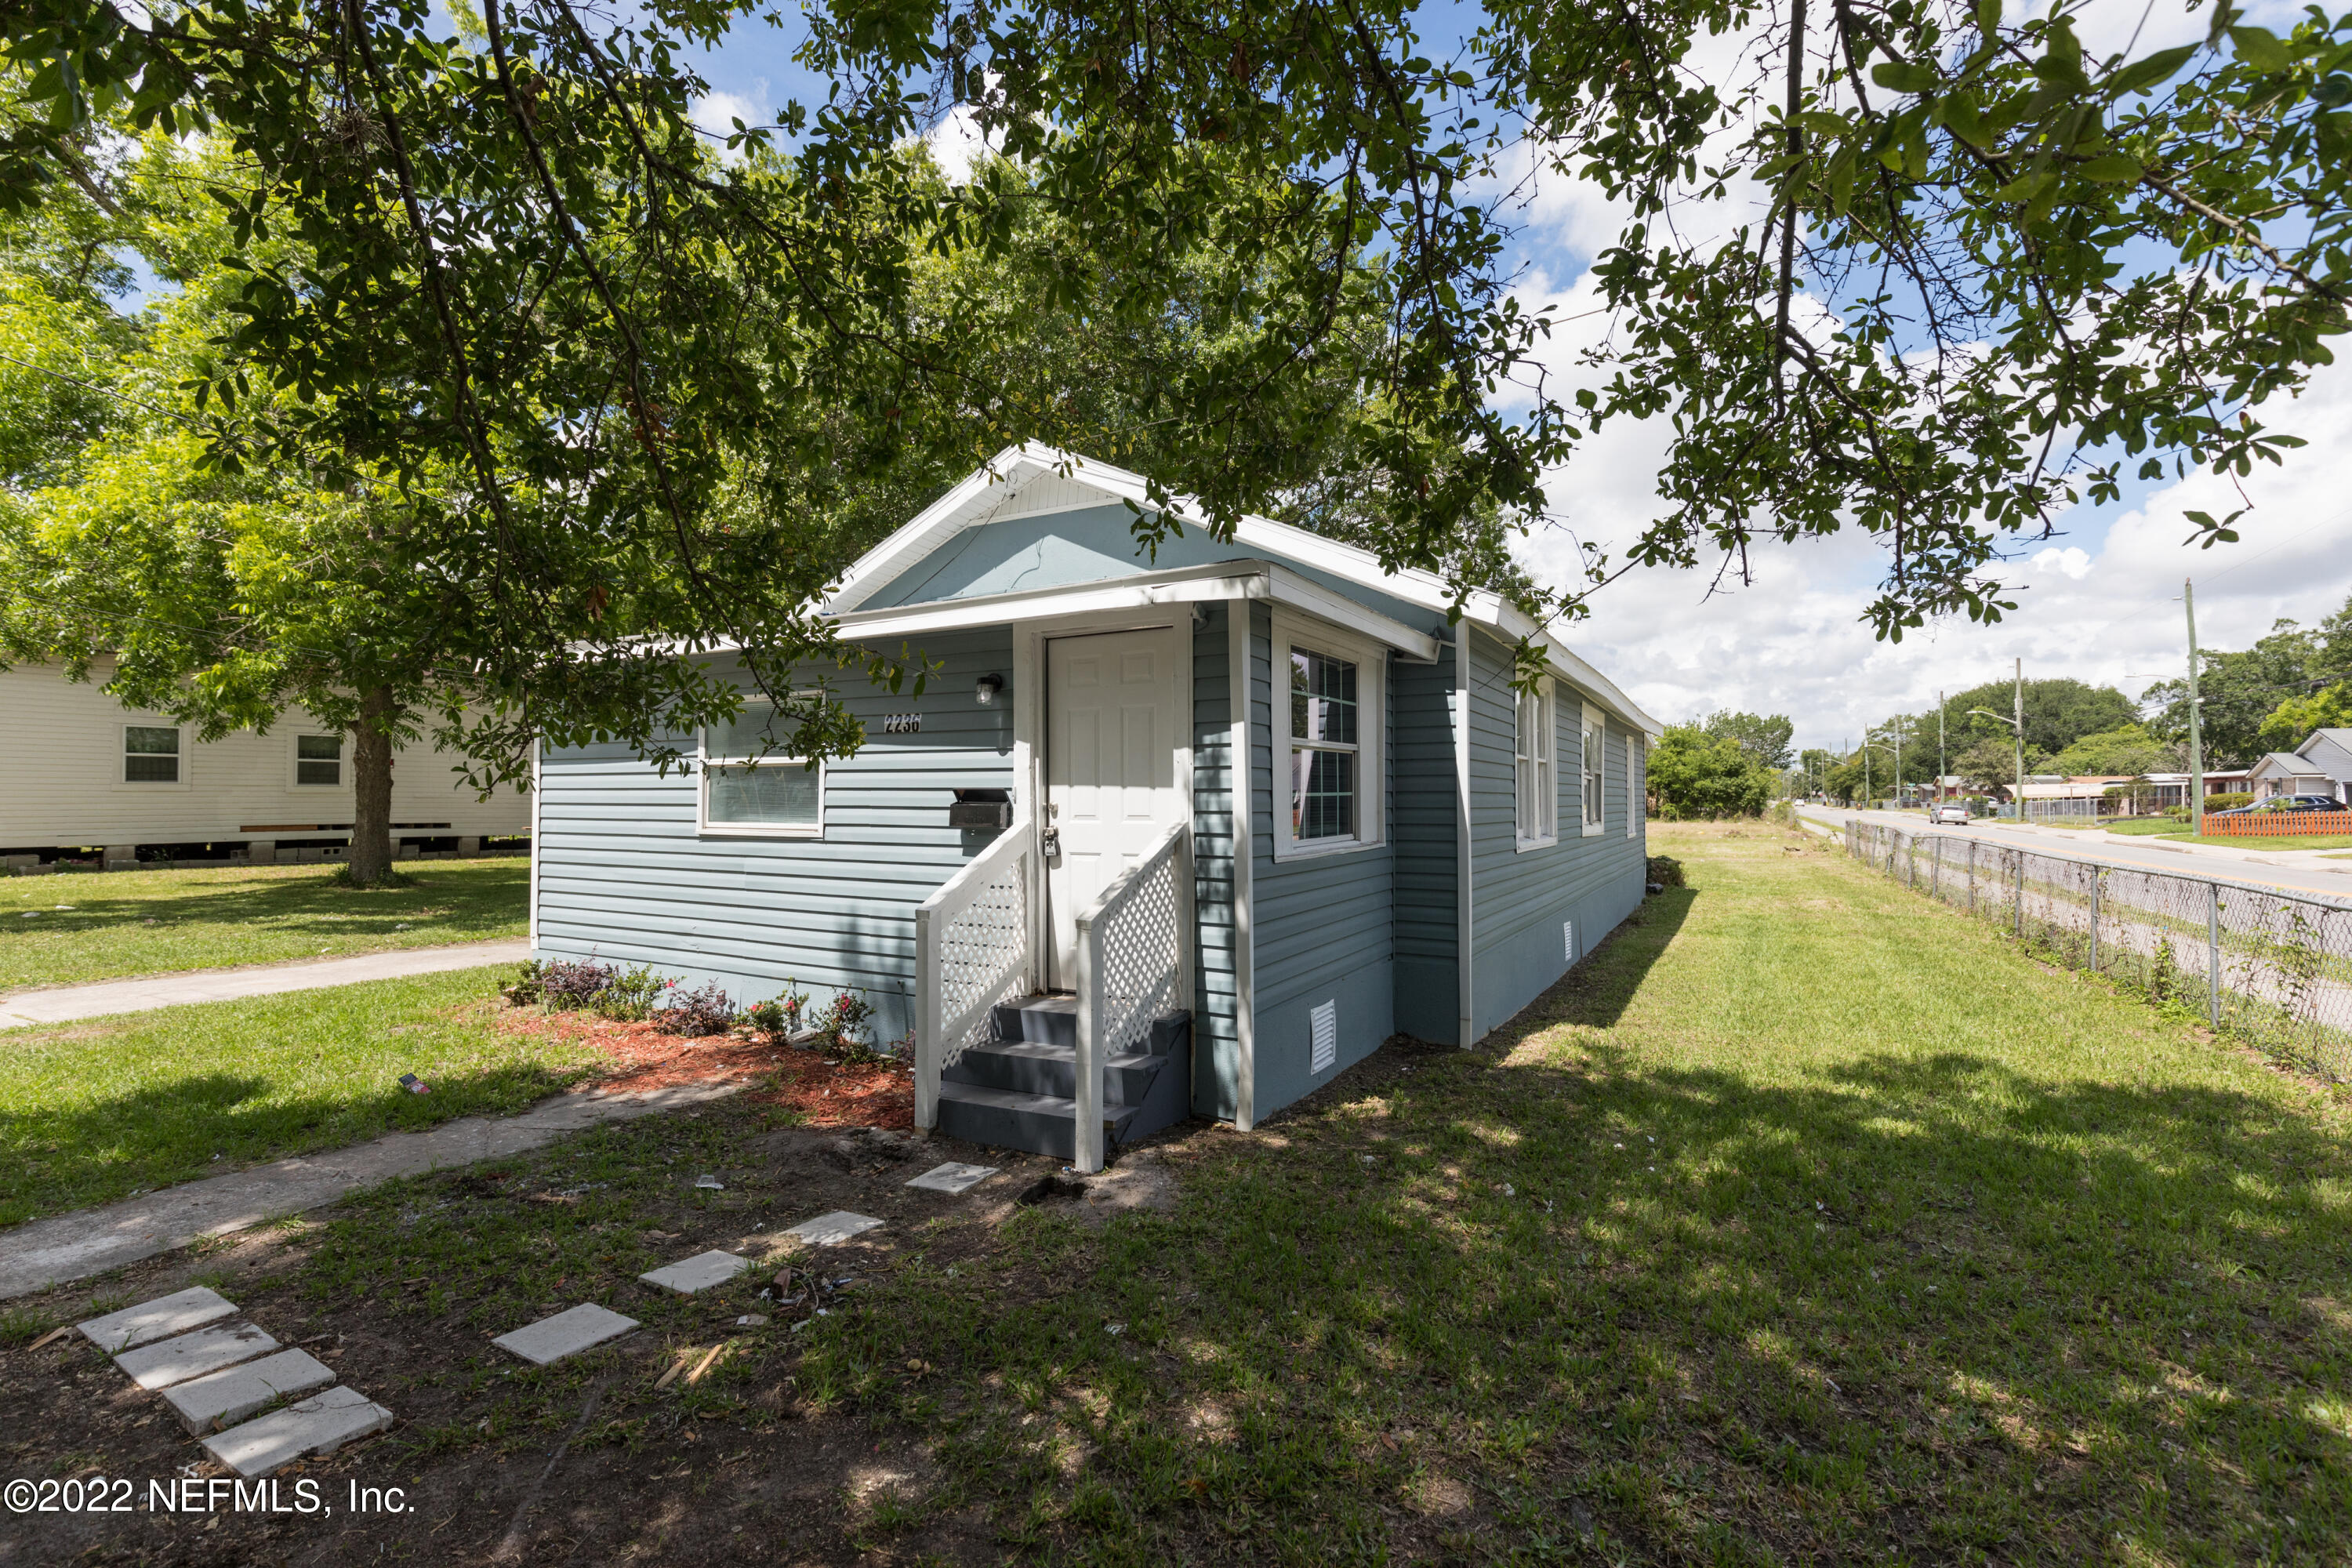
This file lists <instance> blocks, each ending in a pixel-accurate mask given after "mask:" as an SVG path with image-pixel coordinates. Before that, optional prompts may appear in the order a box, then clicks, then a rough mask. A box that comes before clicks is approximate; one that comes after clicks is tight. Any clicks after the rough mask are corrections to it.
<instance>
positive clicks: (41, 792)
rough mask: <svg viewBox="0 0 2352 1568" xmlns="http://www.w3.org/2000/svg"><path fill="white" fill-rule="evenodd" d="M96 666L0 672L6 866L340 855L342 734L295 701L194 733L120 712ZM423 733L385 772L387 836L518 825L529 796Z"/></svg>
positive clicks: (344, 778) (411, 851)
mask: <svg viewBox="0 0 2352 1568" xmlns="http://www.w3.org/2000/svg"><path fill="white" fill-rule="evenodd" d="M107 674H108V672H107V671H106V670H105V669H104V668H94V669H92V670H91V672H90V679H89V680H88V681H71V680H68V679H66V678H65V675H64V672H63V671H62V669H60V668H58V666H56V665H33V664H26V665H18V666H16V668H12V669H5V670H0V719H5V723H6V726H7V732H8V733H9V734H12V735H14V736H16V740H15V741H14V742H12V743H11V744H9V745H8V746H7V747H5V749H0V853H5V856H6V858H7V863H8V866H9V868H11V869H13V870H32V869H37V868H39V867H40V866H42V865H44V864H54V863H55V861H56V860H57V859H58V858H59V856H60V854H61V853H67V854H71V853H79V852H80V851H83V850H88V849H92V848H98V849H102V851H103V854H104V863H105V864H106V865H108V866H109V867H113V866H123V865H131V864H134V863H136V861H137V859H138V858H139V851H140V850H141V849H142V848H145V849H147V850H149V851H150V852H151V854H152V852H153V851H155V850H159V849H164V848H168V849H169V850H170V851H171V852H172V854H173V858H181V859H213V860H239V861H244V860H337V859H341V858H342V857H343V855H344V854H345V852H346V847H347V846H348V845H349V844H350V842H351V836H352V776H351V771H352V758H351V743H350V742H349V741H348V740H346V739H345V738H344V737H342V736H341V735H338V734H336V733H334V732H333V731H331V730H329V729H328V728H327V727H326V726H325V725H322V724H320V723H319V722H318V721H316V720H314V719H312V718H311V717H310V715H309V714H307V713H305V712H303V711H302V710H300V709H292V710H288V712H287V713H286V714H285V715H284V716H283V717H282V718H281V719H279V721H278V723H277V724H275V725H274V726H272V727H271V729H270V731H269V733H268V734H267V735H257V734H254V733H252V732H251V731H240V732H238V733H236V734H232V735H226V736H223V737H222V738H221V739H220V740H217V741H210V742H200V741H198V740H197V739H196V736H195V731H194V727H193V726H190V725H185V724H179V723H175V722H173V721H172V720H171V719H170V718H168V717H166V716H165V715H163V714H160V713H152V712H142V711H139V710H131V709H126V708H124V707H123V706H122V705H121V703H119V702H117V701H116V700H114V699H113V698H111V697H110V696H108V695H107V694H106V692H105V691H104V690H103V689H102V687H103V686H104V683H105V681H106V679H107ZM456 760H457V759H456V758H455V757H453V756H452V755H450V754H449V753H446V752H442V751H441V750H440V749H439V748H437V747H436V746H434V745H432V744H431V743H430V742H425V743H422V744H420V745H418V746H415V747H413V748H411V749H410V750H408V751H404V752H401V753H400V755H399V758H398V760H397V762H396V763H395V764H394V770H393V783H392V825H393V837H394V840H395V841H396V842H397V843H398V845H399V849H398V853H400V854H402V855H404V856H416V855H430V854H436V853H441V852H445V851H467V852H470V851H475V850H478V849H479V848H480V847H481V841H482V840H483V839H485V838H492V837H499V838H503V837H520V836H524V835H528V834H529V833H530V826H531V813H530V795H527V794H524V793H521V792H519V791H515V790H508V789H502V790H499V791H497V792H495V793H494V794H492V795H491V796H490V797H489V798H488V800H482V799H478V798H477V797H476V795H475V793H474V791H473V790H472V789H471V788H469V787H468V786H467V784H466V783H465V781H464V779H463V778H462V777H460V776H459V775H458V774H457V773H453V772H452V771H451V767H452V764H453V763H455V762H456Z"/></svg>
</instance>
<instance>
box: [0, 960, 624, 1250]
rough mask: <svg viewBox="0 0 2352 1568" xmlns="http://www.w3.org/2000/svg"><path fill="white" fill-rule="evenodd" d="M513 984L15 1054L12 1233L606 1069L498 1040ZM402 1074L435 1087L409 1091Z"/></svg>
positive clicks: (483, 980)
mask: <svg viewBox="0 0 2352 1568" xmlns="http://www.w3.org/2000/svg"><path fill="white" fill-rule="evenodd" d="M505 977H506V971H504V970H501V969H471V970H457V971H454V972H452V973H446V974H428V975H419V976H416V977H415V978H412V979H405V980H382V981H372V982H368V983H366V984H359V985H341V986H335V987H332V988H331V989H326V990H319V991H298V992H291V993H289V994H285V995H281V996H263V997H256V998H252V999H249V1000H246V1001H240V1002H211V1003H205V1004H202V1005H195V1006H188V1007H166V1008H162V1009H159V1010H157V1011H155V1012H152V1013H131V1014H123V1015H120V1016H116V1017H112V1018H103V1019H96V1020H91V1021H88V1022H82V1023H76V1024H60V1025H56V1026H49V1027H45V1028H31V1029H16V1030H12V1031H10V1032H9V1033H8V1034H7V1035H5V1036H0V1226H5V1225H13V1224H15V1223H16V1222H18V1221H20V1220H25V1219H29V1218H31V1217H33V1216H35V1215H43V1214H53V1213H57V1212H58V1211H60V1210H64V1209H72V1208H80V1207H83V1206H85V1205H91V1204H100V1203H108V1202H111V1201H113V1200H114V1199H117V1198H121V1197H127V1196H129V1195H130V1194H131V1193H132V1192H134V1191H137V1190H141V1189H150V1190H152V1189H153V1188H157V1187H163V1186H168V1185H170V1184H173V1183H175V1182H184V1181H189V1180H192V1179H194V1178H195V1177H199V1176H206V1175H218V1174H219V1173H222V1172H224V1171H227V1170H232V1169H234V1168H236V1166H239V1165H244V1164H250V1163H255V1162H257V1161H262V1160H272V1159H278V1158H281V1157H283V1156H285V1155H288V1154H299V1153H306V1152H312V1151H316V1150H321V1149H335V1148H341V1147H342V1146H343V1145H345V1144H348V1143H355V1142H360V1141H361V1140H362V1139H367V1138H372V1137H374V1136H375V1135H376V1134H378V1133H380V1132H385V1131H397V1130H413V1129H415V1128H420V1127H425V1126H429V1125H431V1124H432V1123H434V1122H436V1121H447V1120H448V1119H449V1118H451V1117H455V1116H467V1115H472V1114H474V1113H476V1112H480V1111H510V1110H520V1109H521V1108H522V1107H523V1106H525V1105H527V1104H529V1103H530V1102H531V1101H532V1100H537V1099H539V1098H540V1097H541V1096H542V1095H545V1094H549V1093H551V1092H552V1091H554V1090H555V1089H560V1088H562V1087H563V1086H564V1085H565V1084H568V1083H571V1082H573V1081H576V1080H577V1079H580V1078H581V1077H583V1076H584V1075H585V1074H586V1073H587V1072H588V1071H590V1070H591V1069H592V1068H593V1064H594V1062H595V1061H596V1060H597V1059H598V1058H595V1057H594V1055H593V1053H592V1052H589V1051H587V1050H585V1049H583V1048H581V1047H570V1046H562V1045H558V1044H555V1043H553V1042H551V1041H547V1040H543V1039H538V1038H533V1037H521V1036H509V1035H503V1034H500V1033H499V1032H498V1031H497V1030H496V1029H494V1028H493V1027H492V1026H491V1019H492V1016H493V1003H492V1002H491V1000H490V999H491V998H492V997H493V996H494V994H495V989H496V985H497V983H498V982H499V980H500V979H503V978H505ZM404 1072H413V1073H415V1074H416V1075H417V1076H418V1077H419V1078H422V1079H425V1081H426V1082H427V1083H429V1084H431V1085H432V1086H433V1092H432V1093H431V1094H426V1095H417V1094H410V1093H408V1092H406V1091H405V1090H404V1089H401V1087H400V1085H399V1083H398V1081H397V1080H398V1079H399V1077H400V1075H401V1074H402V1073H404Z"/></svg>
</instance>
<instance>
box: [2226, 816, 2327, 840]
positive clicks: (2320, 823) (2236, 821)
mask: <svg viewBox="0 0 2352 1568" xmlns="http://www.w3.org/2000/svg"><path fill="white" fill-rule="evenodd" d="M2205 831H2206V832H2207V833H2208V834H2209V835H2211V836H2214V837H2231V838H2300V837H2307V836H2311V835H2315V834H2322V833H2326V834H2338V833H2352V811H2266V812H2263V813H2260V814H2259V815H2257V816H2208V817H2207V818H2206V819H2205Z"/></svg>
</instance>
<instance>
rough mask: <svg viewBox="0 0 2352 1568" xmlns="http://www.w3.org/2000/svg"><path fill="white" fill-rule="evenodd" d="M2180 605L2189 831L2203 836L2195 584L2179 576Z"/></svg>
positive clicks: (2203, 790) (2203, 782) (2203, 749)
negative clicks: (2185, 658) (2184, 625)
mask: <svg viewBox="0 0 2352 1568" xmlns="http://www.w3.org/2000/svg"><path fill="white" fill-rule="evenodd" d="M2180 607H2181V608H2182V609H2183V610H2184V611H2186V612H2187V613H2188V616H2189V832H2191V833H2193V834H2195V835H2196V836H2197V837H2200V838H2202V837H2205V744H2204V742H2205V735H2204V731H2203V729H2202V728H2201V726H2200V723H2199V720H2200V713H2199V710H2198V703H2197V587H2196V584H2195V583H2193V582H2192V581H2191V580H2190V579H2189V578H2187V577H2183V578H2182V579H2181V580H2180Z"/></svg>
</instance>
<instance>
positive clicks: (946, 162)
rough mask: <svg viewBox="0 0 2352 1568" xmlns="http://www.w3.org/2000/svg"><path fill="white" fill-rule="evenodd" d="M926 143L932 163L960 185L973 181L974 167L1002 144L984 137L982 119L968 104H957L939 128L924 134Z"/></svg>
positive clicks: (999, 137) (997, 140)
mask: <svg viewBox="0 0 2352 1568" xmlns="http://www.w3.org/2000/svg"><path fill="white" fill-rule="evenodd" d="M923 141H924V142H925V143H926V144H928V145H929V148H930V150H931V161H932V162H933V163H937V164H938V165H939V166H940V173H941V174H945V175H947V177H948V181H949V183H950V184H959V185H960V184H963V183H964V181H966V180H968V179H970V178H971V166H972V164H973V163H976V162H978V161H979V158H980V155H981V154H982V153H985V152H992V151H994V150H995V148H996V147H997V146H998V145H1000V144H1001V143H1002V142H1003V136H1002V133H1000V134H999V135H998V136H997V138H996V139H994V140H991V139H990V138H989V137H986V136H983V135H982V134H981V130H980V116H979V115H978V114H977V113H975V112H974V111H973V110H972V109H971V106H970V105H969V104H961V103H960V104H958V105H956V107H955V108H953V109H951V110H948V112H947V114H946V116H945V117H944V118H942V119H941V120H940V122H939V123H938V124H937V125H934V126H932V127H931V128H930V130H929V131H928V132H924V135H923Z"/></svg>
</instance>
